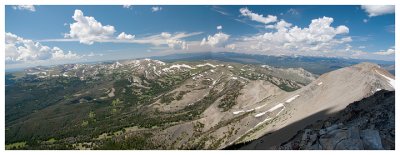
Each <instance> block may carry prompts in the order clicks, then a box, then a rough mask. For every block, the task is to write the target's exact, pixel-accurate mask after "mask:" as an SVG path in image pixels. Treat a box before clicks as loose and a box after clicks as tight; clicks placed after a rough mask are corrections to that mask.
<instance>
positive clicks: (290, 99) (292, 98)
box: [285, 95, 300, 103]
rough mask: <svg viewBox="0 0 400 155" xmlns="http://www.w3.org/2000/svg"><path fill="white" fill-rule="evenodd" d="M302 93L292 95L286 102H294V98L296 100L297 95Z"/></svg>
mask: <svg viewBox="0 0 400 155" xmlns="http://www.w3.org/2000/svg"><path fill="white" fill-rule="evenodd" d="M299 96H300V95H294V96H293V97H291V98H289V99H287V100H286V101H285V102H286V103H290V102H292V101H293V100H295V99H296V98H297V97H299Z"/></svg>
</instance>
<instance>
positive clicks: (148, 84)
mask: <svg viewBox="0 0 400 155" xmlns="http://www.w3.org/2000/svg"><path fill="white" fill-rule="evenodd" d="M394 79H395V78H394V76H393V75H392V74H390V73H389V72H388V71H386V70H385V69H383V68H381V67H380V66H379V65H376V64H373V63H359V64H356V65H352V66H349V67H344V68H340V69H337V70H334V71H330V72H327V73H324V74H322V75H317V74H313V73H311V72H308V71H307V70H304V69H302V68H278V67H272V66H269V65H260V64H242V63H238V62H226V61H218V60H197V61H174V62H168V63H166V62H163V61H159V60H153V59H140V60H122V61H116V62H109V63H107V62H103V63H97V64H67V65H58V66H52V67H34V68H29V69H26V70H24V71H21V72H13V73H7V74H6V87H5V91H6V95H5V97H6V105H5V111H6V117H5V118H6V126H5V127H6V134H5V135H6V137H5V140H6V149H394V90H395V80H394ZM363 104H367V105H369V106H364V105H363ZM373 107H374V108H373ZM352 110H353V111H352ZM375 110H376V111H381V112H380V115H377V114H376V111H375ZM355 111H356V112H355ZM358 114H360V115H358ZM361 114H362V115H361ZM365 115H368V116H369V115H371V117H363V116H365ZM342 116H343V117H342ZM345 116H346V117H345ZM372 116H374V117H372ZM370 118H374V120H370ZM379 120H380V121H379ZM365 121H366V122H365ZM382 122H385V123H384V124H388V125H387V126H384V127H382V126H380V125H378V124H379V123H381V124H382ZM391 123H392V125H390V124H391ZM332 126H333V127H332ZM328 128H329V129H328ZM350 129H351V130H350ZM353 129H354V130H353ZM356 129H357V130H356ZM349 130H350V131H349ZM355 130H356V131H355ZM348 132H350V133H348ZM354 133H357V134H356V136H358V137H356V138H354V140H353V141H350V140H348V141H345V144H341V143H338V142H337V141H340V140H341V139H340V138H343V137H344V138H343V139H346V136H349V135H350V136H352V135H353V136H354ZM346 134H349V135H346ZM327 135H330V136H327ZM360 135H361V136H360ZM335 136H336V137H339V140H337V141H335V140H336V139H332V138H329V137H335ZM340 136H341V137H340ZM303 137H305V138H303ZM311 141H312V142H311ZM317 141H319V142H320V143H317ZM336 145H339V147H338V146H336Z"/></svg>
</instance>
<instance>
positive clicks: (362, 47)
mask: <svg viewBox="0 0 400 155" xmlns="http://www.w3.org/2000/svg"><path fill="white" fill-rule="evenodd" d="M358 48H359V49H364V48H366V47H365V46H358Z"/></svg>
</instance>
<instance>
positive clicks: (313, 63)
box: [152, 52, 395, 75]
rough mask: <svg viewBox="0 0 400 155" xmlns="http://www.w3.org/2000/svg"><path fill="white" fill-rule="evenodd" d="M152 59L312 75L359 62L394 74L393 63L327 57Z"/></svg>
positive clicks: (196, 55) (187, 56) (186, 55)
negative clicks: (291, 70) (265, 67)
mask: <svg viewBox="0 0 400 155" xmlns="http://www.w3.org/2000/svg"><path fill="white" fill-rule="evenodd" d="M152 58H153V59H157V60H162V61H166V62H174V61H198V60H219V61H225V62H237V63H244V64H265V65H269V66H273V67H281V68H298V67H300V68H304V69H305V70H307V71H309V72H312V73H314V74H319V75H321V74H324V73H326V72H330V71H333V70H336V69H339V68H343V67H348V66H352V65H355V64H358V63H361V62H371V63H376V64H378V65H380V66H382V67H383V68H385V69H386V70H388V71H389V72H390V73H391V74H393V75H394V74H395V73H394V72H395V69H394V62H393V61H382V60H364V59H344V58H329V57H310V56H268V55H258V54H244V53H232V52H204V53H182V54H172V55H166V56H157V57H152Z"/></svg>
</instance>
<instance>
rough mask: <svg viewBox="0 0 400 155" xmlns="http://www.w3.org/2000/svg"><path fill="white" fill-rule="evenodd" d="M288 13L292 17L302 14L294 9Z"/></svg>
mask: <svg viewBox="0 0 400 155" xmlns="http://www.w3.org/2000/svg"><path fill="white" fill-rule="evenodd" d="M287 13H288V14H291V15H299V14H300V13H299V11H297V10H296V9H293V8H290V9H289V10H288V11H287Z"/></svg>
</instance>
